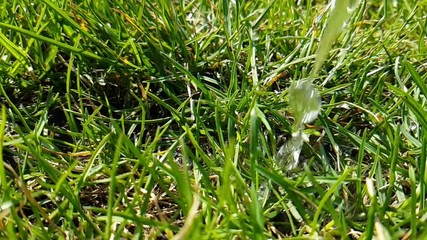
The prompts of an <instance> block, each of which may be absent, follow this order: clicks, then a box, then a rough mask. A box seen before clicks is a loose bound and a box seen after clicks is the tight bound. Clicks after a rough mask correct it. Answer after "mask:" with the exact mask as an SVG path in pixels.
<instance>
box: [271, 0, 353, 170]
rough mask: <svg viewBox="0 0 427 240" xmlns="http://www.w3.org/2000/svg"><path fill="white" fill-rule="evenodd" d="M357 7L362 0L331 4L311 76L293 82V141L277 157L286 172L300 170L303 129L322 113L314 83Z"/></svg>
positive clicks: (290, 103) (348, 0)
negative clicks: (333, 45) (298, 168)
mask: <svg viewBox="0 0 427 240" xmlns="http://www.w3.org/2000/svg"><path fill="white" fill-rule="evenodd" d="M358 4H359V0H332V2H331V6H332V11H331V13H330V16H329V19H328V21H327V25H326V28H325V30H324V31H323V33H322V37H321V39H320V42H319V46H318V50H317V53H316V59H315V63H314V67H313V69H312V71H311V73H310V76H309V77H308V78H307V79H301V80H298V81H295V82H293V83H292V85H291V87H290V89H289V107H290V108H291V110H292V113H293V116H294V123H293V127H292V138H291V139H289V140H287V141H286V142H285V144H284V145H283V146H281V147H280V149H279V151H278V153H277V156H276V159H277V161H278V164H279V166H283V167H284V169H286V170H293V169H295V168H296V167H297V166H298V164H299V155H300V153H301V149H302V146H303V144H304V140H305V139H307V138H308V137H306V136H305V135H304V132H303V130H304V126H305V124H307V123H310V122H312V121H314V120H315V119H316V118H317V116H318V114H319V112H320V107H321V99H320V94H319V92H318V90H317V87H316V85H314V84H313V80H314V79H315V78H316V76H317V75H318V71H319V70H320V68H321V66H322V65H323V63H324V62H325V60H326V58H327V56H328V53H329V50H330V49H331V47H332V44H333V43H334V41H335V39H336V38H337V37H338V35H339V33H340V32H341V31H342V29H343V28H344V26H345V24H346V22H347V20H348V19H349V17H350V16H351V14H352V13H353V12H354V10H355V9H356V8H357V6H358Z"/></svg>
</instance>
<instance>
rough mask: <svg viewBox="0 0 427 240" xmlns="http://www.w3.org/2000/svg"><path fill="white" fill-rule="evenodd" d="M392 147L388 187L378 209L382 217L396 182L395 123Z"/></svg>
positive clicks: (396, 134) (396, 149)
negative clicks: (381, 204) (382, 202)
mask: <svg viewBox="0 0 427 240" xmlns="http://www.w3.org/2000/svg"><path fill="white" fill-rule="evenodd" d="M393 137H394V139H393V145H392V146H393V149H392V150H391V155H390V157H389V160H390V170H389V179H390V180H389V183H388V189H387V193H386V198H385V201H384V204H383V206H382V208H381V211H380V215H379V216H380V217H384V216H385V213H386V211H387V209H389V207H390V206H389V205H390V203H391V199H392V197H393V196H392V195H393V192H394V189H395V186H394V183H395V182H396V163H397V155H398V152H399V144H400V141H401V140H400V126H399V125H397V126H396V129H395V130H394V134H393Z"/></svg>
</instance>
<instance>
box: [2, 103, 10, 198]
mask: <svg viewBox="0 0 427 240" xmlns="http://www.w3.org/2000/svg"><path fill="white" fill-rule="evenodd" d="M0 120H1V122H0V184H1V188H2V190H3V194H5V195H4V196H6V197H5V199H3V200H4V201H8V198H9V195H8V194H7V193H8V189H9V187H8V185H7V180H6V171H5V170H4V162H3V161H4V160H3V143H4V135H5V132H4V130H5V128H6V121H7V119H6V106H5V105H3V104H2V105H1V119H0Z"/></svg>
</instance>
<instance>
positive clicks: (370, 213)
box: [364, 178, 377, 239]
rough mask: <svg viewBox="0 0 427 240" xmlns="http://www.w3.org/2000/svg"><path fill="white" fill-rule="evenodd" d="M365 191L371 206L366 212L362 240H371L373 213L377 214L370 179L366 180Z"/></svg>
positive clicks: (375, 198)
mask: <svg viewBox="0 0 427 240" xmlns="http://www.w3.org/2000/svg"><path fill="white" fill-rule="evenodd" d="M366 190H367V191H366V192H367V194H368V197H369V199H370V200H371V204H370V207H369V211H368V216H367V221H366V229H365V233H364V239H372V238H373V235H374V226H375V216H376V215H375V213H376V212H377V196H376V191H375V187H374V183H373V181H372V179H371V178H366Z"/></svg>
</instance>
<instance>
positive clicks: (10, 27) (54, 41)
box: [0, 22, 115, 64]
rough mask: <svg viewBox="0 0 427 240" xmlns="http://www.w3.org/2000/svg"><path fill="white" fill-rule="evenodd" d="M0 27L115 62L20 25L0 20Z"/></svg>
mask: <svg viewBox="0 0 427 240" xmlns="http://www.w3.org/2000/svg"><path fill="white" fill-rule="evenodd" d="M0 27H4V28H7V29H10V30H13V31H16V32H19V33H22V34H24V35H26V36H28V37H32V38H35V39H37V40H39V41H42V42H47V43H50V44H52V45H55V46H58V47H60V48H62V49H64V50H67V51H69V52H74V53H76V54H78V55H81V56H85V57H88V58H91V59H95V60H98V61H102V62H106V63H111V64H115V61H114V60H111V59H107V58H103V57H100V56H98V55H96V54H94V53H91V52H89V51H87V50H83V49H80V48H76V47H73V46H71V45H68V44H65V43H62V42H59V41H57V40H55V39H52V38H48V37H45V36H42V35H39V34H37V33H34V32H31V31H28V30H26V29H23V28H20V27H17V26H13V25H10V24H7V23H3V22H0Z"/></svg>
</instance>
